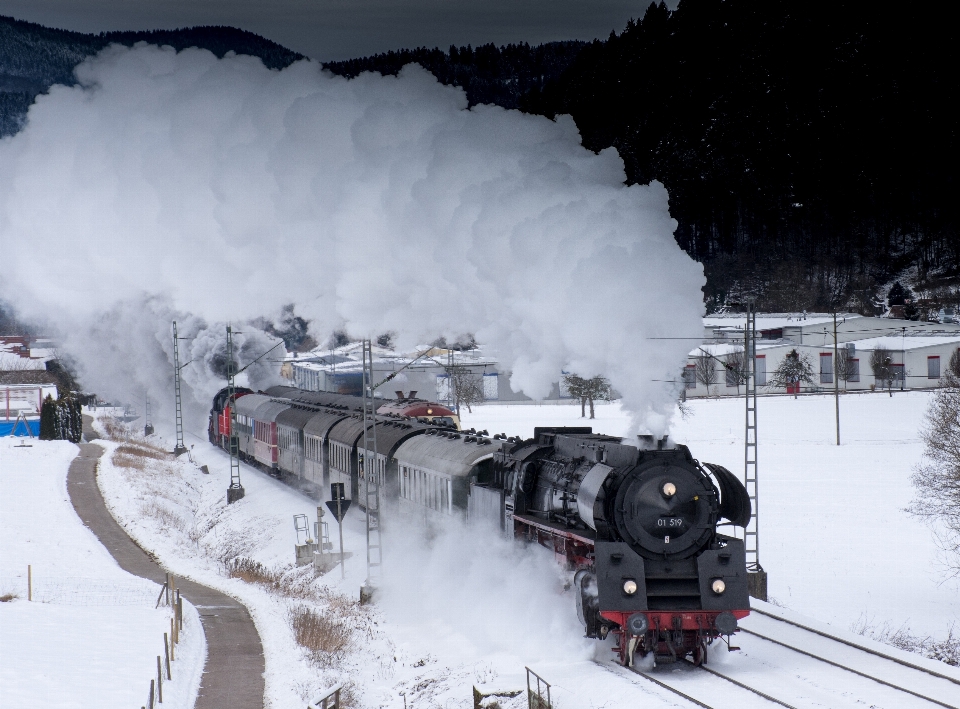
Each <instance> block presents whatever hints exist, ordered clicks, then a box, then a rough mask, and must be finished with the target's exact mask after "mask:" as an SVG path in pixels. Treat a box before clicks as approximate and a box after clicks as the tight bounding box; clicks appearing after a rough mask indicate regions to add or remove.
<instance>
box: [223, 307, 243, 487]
mask: <svg viewBox="0 0 960 709" xmlns="http://www.w3.org/2000/svg"><path fill="white" fill-rule="evenodd" d="M236 374H237V363H236V362H235V361H234V359H233V328H232V327H230V326H229V325H227V404H228V405H229V406H230V487H228V488H227V504H228V505H229V504H230V503H232V502H236V501H237V500H239V499H241V498H242V497H243V496H244V494H246V493H245V491H244V489H243V485H241V484H240V437H239V436H238V435H237V401H236V399H237V386H236V381H235V378H236Z"/></svg>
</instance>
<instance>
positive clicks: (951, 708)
mask: <svg viewBox="0 0 960 709" xmlns="http://www.w3.org/2000/svg"><path fill="white" fill-rule="evenodd" d="M740 630H741V631H742V632H744V633H747V634H748V635H753V636H755V637H758V638H760V639H761V640H766V641H767V642H771V643H774V644H775V645H780V646H781V647H785V648H787V649H788V650H793V651H794V652H798V653H800V654H801V655H806V656H807V657H811V658H813V659H814V660H819V661H820V662H824V663H826V664H828V665H832V666H833V667H837V668H839V669H841V670H846V671H847V672H852V673H853V674H855V675H858V676H860V677H864V678H866V679H869V680H873V681H874V682H877V683H878V684H882V685H884V686H885V687H890V688H891V689H896V690H898V691H900V692H904V693H906V694H911V695H913V696H914V697H917V698H918V699H922V700H924V701H925V702H930V703H931V704H937V705H939V706H942V707H946V709H960V707H958V706H957V705H955V704H947V703H946V702H941V701H940V700H939V699H933V698H932V697H928V696H926V695H923V694H920V693H919V692H914V691H913V690H912V689H907V688H906V687H901V686H900V685H898V684H893V683H892V682H887V681H886V680H883V679H880V678H879V677H874V676H873V675H869V674H867V673H866V672H861V671H860V670H855V669H853V668H852V667H848V666H847V665H842V664H840V663H839V662H834V661H833V660H828V659H827V658H825V657H820V656H819V655H815V654H813V653H812V652H808V651H806V650H801V649H800V648H798V647H794V646H793V645H789V644H787V643H785V642H782V641H780V640H774V639H773V638H768V637H767V636H766V635H761V634H760V633H757V632H754V631H753V630H747V629H746V628H740Z"/></svg>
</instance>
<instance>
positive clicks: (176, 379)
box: [173, 320, 192, 456]
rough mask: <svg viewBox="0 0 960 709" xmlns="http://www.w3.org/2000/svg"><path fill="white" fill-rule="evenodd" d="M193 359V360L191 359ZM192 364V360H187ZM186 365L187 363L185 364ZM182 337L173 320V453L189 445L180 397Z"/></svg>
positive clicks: (181, 452) (178, 454)
mask: <svg viewBox="0 0 960 709" xmlns="http://www.w3.org/2000/svg"><path fill="white" fill-rule="evenodd" d="M191 361H192V360H191ZM187 364H190V362H187ZM184 366H186V365H184ZM181 369H183V367H181V366H180V338H179V337H177V321H176V320H174V321H173V391H174V398H175V400H176V425H177V445H175V446H174V447H173V454H174V455H176V456H180V455H183V454H184V453H186V452H187V447H186V446H185V445H183V405H182V400H181V399H180V370H181Z"/></svg>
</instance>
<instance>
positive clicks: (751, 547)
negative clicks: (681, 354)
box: [743, 300, 767, 601]
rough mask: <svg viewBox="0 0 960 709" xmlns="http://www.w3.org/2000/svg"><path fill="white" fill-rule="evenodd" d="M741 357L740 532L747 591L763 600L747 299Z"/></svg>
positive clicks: (753, 342) (753, 335) (752, 337)
mask: <svg viewBox="0 0 960 709" xmlns="http://www.w3.org/2000/svg"><path fill="white" fill-rule="evenodd" d="M743 357H744V363H745V365H746V377H745V378H746V385H745V391H746V428H745V431H744V455H743V482H744V484H745V486H746V488H747V494H748V495H749V496H750V522H749V523H748V524H747V527H746V529H745V530H744V532H743V542H744V546H745V547H746V552H747V574H748V585H749V587H750V595H752V596H754V597H755V598H760V599H762V600H764V601H765V600H767V588H766V587H767V583H766V573H765V572H764V570H763V567H762V566H761V565H760V524H759V512H760V510H759V494H758V493H759V486H758V466H757V314H756V312H754V309H753V301H752V300H748V301H747V323H746V327H745V328H744V330H743Z"/></svg>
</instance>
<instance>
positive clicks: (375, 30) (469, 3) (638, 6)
mask: <svg viewBox="0 0 960 709" xmlns="http://www.w3.org/2000/svg"><path fill="white" fill-rule="evenodd" d="M676 3H677V0H672V1H671V2H668V3H667V5H668V6H670V7H673V6H675V5H676ZM649 4H650V0H0V14H2V15H8V16H13V17H16V18H18V19H21V20H29V21H31V22H38V23H40V24H43V25H47V26H50V27H59V28H63V29H72V30H78V31H82V32H100V31H103V30H128V29H129V30H140V29H172V28H176V27H185V26H192V25H232V26H234V27H240V28H242V29H246V30H250V31H251V32H256V33H257V34H260V35H263V36H264V37H267V38H269V39H272V40H274V41H275V42H279V43H280V44H283V45H285V46H287V47H289V48H290V49H294V50H297V51H299V52H302V53H304V54H306V55H308V56H311V57H313V58H315V59H319V60H321V61H326V60H332V59H346V58H350V57H356V56H363V55H367V54H372V53H374V52H382V51H385V50H388V49H398V48H401V47H415V46H420V45H425V46H428V47H433V46H439V47H443V48H446V47H448V46H449V45H451V44H458V45H463V44H473V45H477V44H484V43H486V42H495V43H497V44H505V43H508V42H520V41H527V42H530V43H531V44H539V43H541V42H550V41H553V40H558V39H585V40H589V39H593V38H595V37H606V36H607V35H609V34H610V31H611V30H614V29H615V30H616V31H618V32H619V31H620V30H622V29H623V27H624V26H625V25H626V23H627V20H628V19H630V18H631V17H640V16H642V15H643V13H644V10H645V9H646V7H647V5H649Z"/></svg>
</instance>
